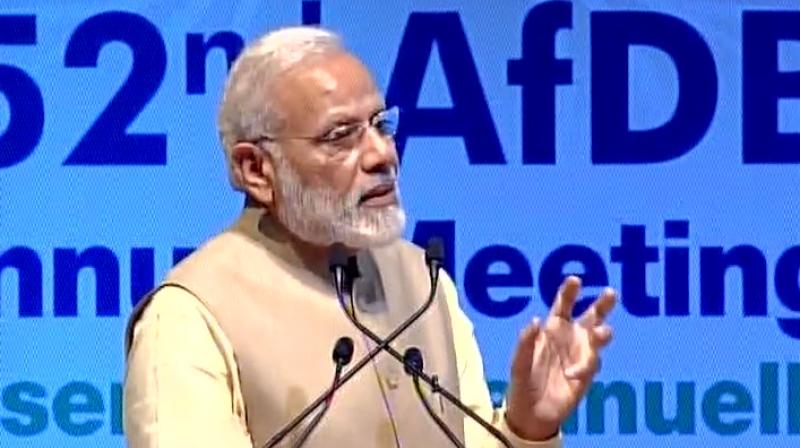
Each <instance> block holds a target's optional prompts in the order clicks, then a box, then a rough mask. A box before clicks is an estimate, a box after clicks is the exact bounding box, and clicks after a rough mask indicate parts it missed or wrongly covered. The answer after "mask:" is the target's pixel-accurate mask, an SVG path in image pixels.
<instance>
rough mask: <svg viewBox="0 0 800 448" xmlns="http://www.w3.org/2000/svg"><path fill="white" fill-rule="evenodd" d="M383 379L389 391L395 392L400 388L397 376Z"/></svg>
mask: <svg viewBox="0 0 800 448" xmlns="http://www.w3.org/2000/svg"><path fill="white" fill-rule="evenodd" d="M384 379H385V382H386V387H388V388H389V389H390V390H396V389H397V388H398V387H400V379H399V378H398V377H397V376H395V375H389V376H387V377H385V378H384Z"/></svg>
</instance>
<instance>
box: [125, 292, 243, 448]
mask: <svg viewBox="0 0 800 448" xmlns="http://www.w3.org/2000/svg"><path fill="white" fill-rule="evenodd" d="M151 300H152V301H151V303H149V304H148V306H147V308H146V309H145V311H144V313H143V315H142V316H141V318H140V320H139V321H138V322H137V323H136V326H135V327H134V333H133V339H132V343H131V347H130V351H129V353H128V359H127V361H128V363H127V368H126V376H125V392H124V411H123V412H124V422H125V435H126V438H127V441H128V446H129V447H130V448H174V447H194V448H204V447H208V448H211V447H215V448H216V447H223V446H224V447H226V448H251V447H252V443H251V440H250V435H249V434H248V431H247V426H246V419H245V411H244V404H243V400H242V395H241V389H240V387H239V379H238V375H237V374H236V372H237V369H236V365H235V361H234V357H233V349H232V347H231V345H230V342H229V341H228V340H227V338H226V337H225V335H224V334H223V332H222V330H221V328H220V327H219V326H218V324H217V323H216V321H215V320H214V318H213V316H211V314H210V313H209V312H208V310H207V309H206V308H205V307H204V306H203V304H202V303H201V302H200V301H199V300H198V299H197V298H196V297H194V296H193V295H192V294H191V293H189V292H188V291H186V290H184V289H181V288H177V287H169V286H168V287H164V288H162V289H161V290H159V291H158V292H157V293H156V294H155V296H154V297H153V298H152V299H151Z"/></svg>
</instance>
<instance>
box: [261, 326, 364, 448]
mask: <svg viewBox="0 0 800 448" xmlns="http://www.w3.org/2000/svg"><path fill="white" fill-rule="evenodd" d="M331 357H332V358H333V362H334V363H335V364H336V370H335V371H334V374H333V384H331V386H330V387H329V388H328V389H327V390H326V391H325V392H323V393H322V395H320V397H319V399H317V400H315V401H314V402H313V403H311V404H310V405H309V406H308V407H306V409H305V410H304V411H303V412H301V413H300V414H299V415H298V416H297V417H295V418H294V419H293V420H292V421H291V422H289V424H288V425H286V426H285V427H284V428H283V429H282V430H281V431H278V432H277V433H275V435H274V436H272V438H271V439H269V441H267V443H265V444H264V445H263V446H264V447H267V448H271V447H274V446H275V445H277V444H278V443H280V442H281V440H283V439H284V438H285V437H286V436H287V435H289V433H290V432H292V430H293V429H294V428H295V427H297V425H299V424H300V422H302V421H303V420H304V419H305V418H306V417H308V415H309V414H311V412H313V411H314V409H316V408H318V407H319V406H320V404H322V405H323V407H322V410H320V412H319V413H318V414H317V415H316V416H315V417H314V419H313V420H312V421H311V422H309V424H308V426H306V428H305V430H304V431H303V433H302V434H301V435H300V437H299V438H298V440H297V442H295V444H294V447H295V448H299V447H300V446H302V445H303V443H305V441H306V439H308V436H310V435H311V431H313V430H314V428H315V427H316V426H317V425H319V422H320V421H321V420H322V417H323V416H324V415H325V413H327V412H328V409H329V408H330V405H331V403H332V402H333V395H334V393H335V392H336V391H337V390H338V389H339V387H340V386H341V376H342V370H343V369H344V366H346V365H347V364H350V361H351V360H352V359H353V340H352V339H350V338H349V337H347V336H342V337H341V338H339V339H338V340H337V341H336V344H335V345H334V346H333V352H332V353H331Z"/></svg>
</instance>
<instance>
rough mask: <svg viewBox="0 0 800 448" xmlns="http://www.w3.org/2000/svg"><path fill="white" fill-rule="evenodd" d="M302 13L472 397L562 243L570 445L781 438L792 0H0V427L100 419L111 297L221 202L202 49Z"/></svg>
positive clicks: (797, 156) (795, 138)
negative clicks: (601, 353) (366, 93)
mask: <svg viewBox="0 0 800 448" xmlns="http://www.w3.org/2000/svg"><path fill="white" fill-rule="evenodd" d="M319 21H321V23H322V24H323V25H325V26H328V27H330V28H332V29H334V30H336V31H339V32H340V33H342V34H343V36H344V37H345V40H346V42H347V44H348V45H349V47H350V48H351V49H352V50H353V51H354V52H355V53H357V54H358V55H359V56H361V57H362V58H363V59H364V60H365V61H366V63H367V64H368V66H369V67H370V68H372V69H373V70H374V73H375V76H376V79H377V80H378V83H379V84H380V85H381V86H383V87H384V88H385V90H386V93H387V97H388V101H389V102H390V103H392V104H396V105H399V106H401V108H402V110H403V115H402V117H401V129H400V135H399V136H398V147H399V149H400V150H401V154H402V176H401V177H402V180H401V188H402V191H403V194H404V200H405V205H406V207H407V210H408V212H409V215H410V218H411V219H410V225H409V227H408V231H407V236H408V237H409V238H413V239H415V240H418V241H422V240H425V239H427V235H430V234H439V235H442V236H444V237H445V239H446V244H447V246H448V250H449V254H450V256H451V258H450V260H449V261H448V268H449V270H450V272H451V273H452V274H453V276H454V277H455V278H456V280H457V282H458V285H459V288H460V291H461V303H462V306H463V307H464V308H465V310H466V311H467V313H468V314H469V316H470V317H471V318H472V319H473V321H474V323H475V328H476V333H477V337H478V339H479V342H480V344H481V347H482V351H483V354H484V357H485V363H486V375H487V380H488V381H490V384H491V386H492V389H493V390H494V391H495V398H497V399H499V398H500V396H501V394H502V391H503V389H504V384H505V383H504V381H505V380H506V378H507V374H506V372H507V368H508V361H509V358H510V354H511V350H512V348H513V347H514V345H515V342H516V335H517V333H518V330H519V329H521V328H522V327H523V326H524V325H525V324H526V323H527V322H528V321H529V320H530V319H531V318H532V316H534V315H537V314H538V315H542V314H544V313H546V310H547V309H548V304H549V303H550V301H551V298H552V296H553V293H554V291H555V288H556V287H557V285H558V283H559V282H560V279H561V277H562V276H563V275H564V274H565V273H570V272H576V273H582V274H583V275H584V281H585V283H586V285H587V288H586V294H587V297H589V296H590V295H594V294H596V293H597V292H598V291H599V287H600V286H601V285H605V284H611V285H613V286H615V287H617V288H619V289H620V290H621V292H622V294H621V303H620V306H619V307H618V309H617V311H616V313H615V314H614V316H613V317H612V318H611V322H612V324H613V325H614V326H615V329H616V339H615V341H614V342H613V344H612V346H611V347H610V348H609V349H608V350H607V352H606V354H605V362H604V365H603V370H602V372H601V373H600V374H599V375H598V377H597V378H596V383H595V384H594V385H593V387H592V389H591V391H590V393H589V396H588V398H587V399H586V400H584V401H583V402H582V403H581V405H580V407H579V408H578V411H577V413H576V414H575V416H574V418H573V419H571V420H570V421H569V422H568V423H567V424H566V425H565V427H564V430H565V432H566V433H567V434H568V436H567V437H568V445H569V446H573V447H590V446H682V447H706V448H707V447H726V446H730V447H741V446H770V447H773V446H792V445H793V444H796V443H798V440H800V435H799V434H800V359H798V343H799V342H800V341H798V339H800V284H799V283H800V281H799V279H798V272H799V271H800V245H799V244H800V242H799V241H798V237H799V236H800V230H798V229H800V216H799V215H798V212H797V209H798V207H799V206H800V194H798V193H799V192H800V191H799V190H798V189H800V187H798V185H800V182H799V181H800V174H798V164H800V5H799V4H798V2H797V1H796V0H792V1H789V0H787V1H760V2H747V1H743V0H738V1H733V0H731V1H714V0H698V1H692V2H685V1H679V0H673V1H662V0H658V1H656V0H647V1H642V0H640V1H613V2H611V1H609V2H604V1H587V0H584V1H574V2H563V1H550V2H535V1H511V0H508V1H496V2H485V1H478V0H476V1H444V0H438V1H432V0H431V1H411V2H404V1H395V2H375V1H369V0H359V1H352V0H351V1H334V0H322V1H305V2H303V1H300V0H293V1H286V0H242V1H211V0H207V1H201V0H196V1H192V2H189V1H174V0H172V1H164V0H159V1H149V2H133V1H129V2H111V1H105V0H95V1H91V2H88V1H87V2H55V1H39V0H3V2H2V3H1V4H0V389H1V390H2V394H1V396H0V444H2V445H3V446H5V447H9V446H10V447H29V446H30V447H43V446H47V447H49V446H58V447H85V446H103V447H105V446H113V447H117V446H123V445H124V441H123V436H122V435H121V434H122V425H121V412H120V405H121V387H120V383H121V381H122V376H123V364H124V361H123V347H122V333H123V327H124V323H125V321H126V318H127V316H128V314H129V313H130V310H131V304H132V303H134V302H135V301H136V300H137V299H138V298H139V297H140V296H141V294H142V293H143V292H145V291H147V290H148V289H149V288H150V287H151V286H152V285H153V284H154V282H156V281H158V279H159V278H161V276H162V275H163V274H164V273H165V272H166V271H167V269H169V267H170V266H171V265H172V263H173V262H174V261H175V260H177V259H180V257H182V256H184V255H185V254H186V253H187V252H188V251H189V250H191V248H192V247H195V246H196V245H198V244H199V243H201V242H202V241H203V240H205V239H206V238H208V237H209V236H211V235H213V234H214V233H215V232H217V231H219V230H220V229H222V228H223V227H224V226H225V225H226V224H227V223H229V222H230V221H231V220H232V219H234V217H235V216H236V215H237V212H238V211H239V210H240V208H241V205H242V199H241V197H240V196H239V195H238V194H235V193H234V192H232V191H231V189H230V188H229V186H228V184H227V178H226V173H225V169H224V163H223V157H222V150H221V149H220V145H219V143H218V140H217V134H216V128H215V115H216V110H217V106H218V104H219V100H220V93H221V89H222V85H223V80H224V76H225V72H226V69H227V64H228V63H229V62H230V61H231V60H232V58H233V57H234V56H235V55H236V53H237V52H238V51H239V50H240V48H241V45H242V42H243V40H244V41H248V40H250V39H252V38H254V37H255V36H258V35H259V34H261V33H262V32H264V31H266V30H269V29H274V28H276V27H279V26H283V25H289V24H299V23H302V22H306V23H314V22H319ZM582 303H584V304H585V302H582Z"/></svg>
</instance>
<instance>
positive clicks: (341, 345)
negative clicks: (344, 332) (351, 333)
mask: <svg viewBox="0 0 800 448" xmlns="http://www.w3.org/2000/svg"><path fill="white" fill-rule="evenodd" d="M352 359H353V340H352V339H350V338H349V337H347V336H342V337H340V338H339V340H337V341H336V345H334V346H333V362H335V363H336V364H339V365H342V366H346V365H348V364H350V360H352Z"/></svg>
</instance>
